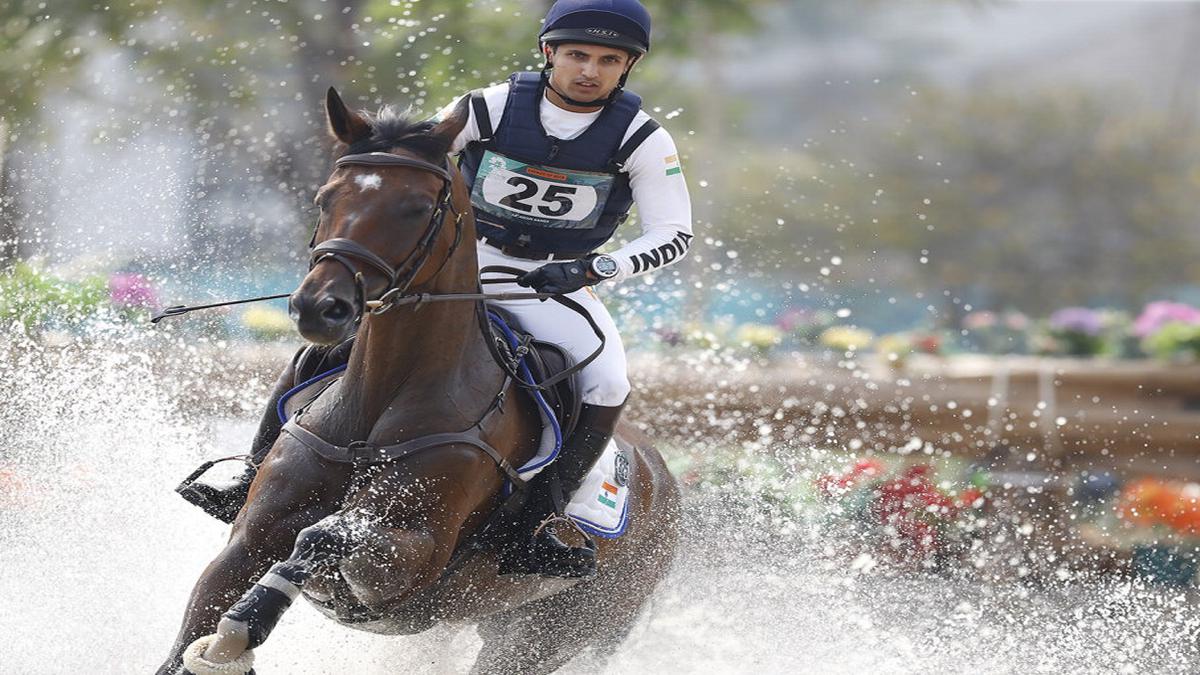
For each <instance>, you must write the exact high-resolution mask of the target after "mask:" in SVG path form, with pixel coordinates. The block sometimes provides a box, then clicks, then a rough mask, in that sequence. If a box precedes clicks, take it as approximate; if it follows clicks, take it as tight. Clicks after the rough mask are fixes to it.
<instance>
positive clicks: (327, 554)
mask: <svg viewBox="0 0 1200 675" xmlns="http://www.w3.org/2000/svg"><path fill="white" fill-rule="evenodd" d="M330 520H335V517H330V518H326V519H325V520H322V521H321V522H319V523H317V524H316V525H313V526H310V527H307V528H305V529H303V530H301V531H300V534H299V535H298V536H297V537H296V539H295V546H294V548H293V549H292V554H291V555H290V556H289V557H288V558H287V560H284V561H283V562H279V563H276V564H274V565H272V566H271V568H270V569H269V570H267V571H266V572H265V573H261V571H260V573H261V574H262V575H261V576H260V577H259V578H258V580H257V581H255V582H254V585H253V586H251V587H250V590H248V591H246V592H245V594H243V595H242V597H241V599H239V600H238V601H237V602H236V603H234V604H233V606H231V607H230V608H229V609H228V610H226V611H225V613H224V614H222V615H221V618H220V622H219V623H217V631H216V633H213V634H211V635H205V636H203V637H199V638H197V639H195V640H194V641H193V642H192V643H191V644H190V645H189V646H188V647H187V649H186V651H185V652H184V654H183V665H184V668H185V669H186V671H185V672H189V673H193V674H194V675H210V674H211V675H227V674H228V675H244V674H245V673H246V672H248V671H249V669H250V666H251V665H252V664H253V656H252V654H253V652H252V650H253V649H254V648H256V647H258V646H259V645H261V644H263V643H264V642H266V640H267V637H269V636H270V634H271V631H272V630H274V629H275V625H276V624H277V623H278V622H279V619H280V617H282V616H283V613H284V612H285V611H287V609H288V607H290V606H291V604H292V601H293V600H295V599H296V597H297V596H298V595H300V591H301V589H302V588H303V587H304V583H305V582H306V581H308V579H309V578H310V577H312V575H313V574H315V573H316V572H317V571H318V570H319V569H320V568H321V566H323V565H326V564H330V563H335V562H337V561H339V560H341V559H342V558H343V557H344V556H345V555H346V554H347V553H348V552H349V550H350V547H351V545H352V540H351V539H350V538H349V537H347V536H346V533H345V532H344V531H341V530H339V529H337V528H334V527H329V526H328V525H325V523H326V521H330ZM276 559H278V558H276ZM243 587H244V585H243Z"/></svg>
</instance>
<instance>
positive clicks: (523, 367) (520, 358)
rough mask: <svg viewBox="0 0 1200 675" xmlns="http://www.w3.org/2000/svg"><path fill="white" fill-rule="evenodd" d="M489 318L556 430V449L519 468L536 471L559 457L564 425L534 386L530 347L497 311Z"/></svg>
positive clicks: (540, 391)
mask: <svg viewBox="0 0 1200 675" xmlns="http://www.w3.org/2000/svg"><path fill="white" fill-rule="evenodd" d="M488 319H490V320H491V322H492V325H493V326H495V327H496V328H498V329H499V330H500V333H501V334H502V335H503V336H504V339H505V341H506V342H507V343H508V346H509V348H510V349H512V350H513V356H514V357H515V360H516V365H517V372H518V374H519V375H520V377H519V378H517V381H518V382H520V383H521V384H524V385H527V387H528V388H529V394H530V396H532V397H533V400H534V401H536V402H537V404H538V408H540V409H541V411H542V413H543V414H544V415H545V416H546V419H547V420H549V424H550V428H551V429H553V430H554V449H553V450H552V451H551V452H550V455H549V456H548V457H547V458H545V459H544V460H542V461H541V462H538V461H537V459H536V457H535V458H534V459H533V460H530V461H529V462H527V463H526V464H525V465H524V466H521V467H519V468H518V469H517V473H525V472H528V471H534V470H536V469H540V468H542V467H544V466H546V465H547V464H549V463H550V462H553V461H554V460H555V459H556V458H557V457H558V452H559V450H561V449H562V443H563V437H562V427H561V426H560V425H559V423H558V418H557V417H556V416H555V414H554V410H553V409H551V407H550V404H549V403H547V402H546V397H545V396H543V395H542V389H541V388H540V387H536V388H535V387H533V385H535V384H537V383H536V382H534V381H533V374H532V373H530V372H529V364H527V363H526V362H525V356H526V353H527V351H528V349H529V347H528V346H527V345H524V344H522V343H521V341H520V340H518V338H517V336H516V334H515V333H513V331H512V329H511V328H509V327H508V324H506V323H504V319H502V318H500V316H499V315H498V314H496V313H495V312H488ZM510 489H511V486H506V490H510Z"/></svg>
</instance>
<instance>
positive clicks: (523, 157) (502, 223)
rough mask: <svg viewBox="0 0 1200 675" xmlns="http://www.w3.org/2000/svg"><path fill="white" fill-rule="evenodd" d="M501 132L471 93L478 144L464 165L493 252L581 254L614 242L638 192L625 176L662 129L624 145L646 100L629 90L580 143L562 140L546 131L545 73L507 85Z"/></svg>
mask: <svg viewBox="0 0 1200 675" xmlns="http://www.w3.org/2000/svg"><path fill="white" fill-rule="evenodd" d="M509 83H510V84H509V87H510V88H509V93H508V100H507V102H506V103H505V107H504V117H503V118H502V119H501V120H500V126H499V127H498V128H496V129H493V128H492V124H491V119H490V117H489V116H488V110H487V104H486V102H485V101H484V99H483V94H482V92H481V91H479V90H476V91H474V92H472V93H471V106H472V112H473V113H474V116H475V121H476V123H477V126H478V127H479V133H480V140H479V141H474V142H471V143H469V144H468V145H467V147H466V148H465V149H464V150H463V152H462V155H461V158H460V160H459V168H460V169H462V172H463V175H464V177H465V178H466V180H467V184H468V185H469V186H470V187H471V206H472V207H473V209H474V211H475V225H476V228H477V232H478V235H479V236H480V237H481V238H485V239H487V241H488V243H489V244H491V245H494V246H498V247H499V246H514V247H519V248H521V249H524V250H526V251H530V252H536V253H553V254H556V255H583V254H585V253H588V252H590V251H593V250H595V249H597V248H599V247H600V246H601V245H603V244H604V243H605V242H606V241H608V240H609V239H610V238H611V237H612V235H613V232H614V231H615V230H616V229H617V226H618V225H620V224H621V223H622V222H623V221H624V220H625V218H626V217H627V216H628V215H629V209H630V207H631V206H633V192H632V190H631V189H630V186H629V175H628V174H627V173H624V172H623V171H622V169H623V167H624V163H625V162H626V161H628V159H629V156H630V155H631V154H633V151H634V150H636V149H637V147H638V146H639V145H641V143H642V141H644V140H646V138H647V137H648V136H650V134H652V133H654V131H655V130H657V129H658V128H659V125H658V123H657V122H655V121H654V120H648V121H647V122H646V123H644V124H643V125H642V126H641V127H639V128H638V129H637V131H635V132H634V134H633V135H632V136H630V138H629V141H628V142H627V143H625V144H624V145H622V143H621V140H622V139H623V138H624V136H625V132H626V131H627V130H628V129H629V125H630V124H631V123H632V122H633V119H634V117H635V116H636V115H637V114H638V111H639V110H640V109H641V105H642V99H641V97H639V96H638V95H637V94H634V93H633V92H630V91H625V92H623V93H622V94H621V96H620V97H619V98H617V100H616V101H614V102H612V103H610V104H609V105H607V106H605V107H604V109H603V110H602V111H601V113H600V115H599V116H598V117H597V118H596V120H595V121H593V122H592V124H591V125H590V126H588V128H587V129H585V130H584V131H583V133H581V134H580V135H579V136H577V137H575V138H573V139H570V140H562V139H558V138H553V137H551V136H548V135H546V131H545V129H543V128H542V120H541V102H542V97H543V91H544V86H545V85H544V83H543V80H542V77H541V75H540V74H539V73H529V72H524V73H516V74H514V75H512V76H511V77H510V78H509Z"/></svg>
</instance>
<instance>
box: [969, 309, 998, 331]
mask: <svg viewBox="0 0 1200 675" xmlns="http://www.w3.org/2000/svg"><path fill="white" fill-rule="evenodd" d="M995 325H996V315H995V314H993V313H992V312H989V311H986V310H982V311H978V312H971V313H970V314H968V315H966V316H964V317H963V320H962V326H963V328H966V329H967V330H983V329H984V328H991V327H992V326H995Z"/></svg>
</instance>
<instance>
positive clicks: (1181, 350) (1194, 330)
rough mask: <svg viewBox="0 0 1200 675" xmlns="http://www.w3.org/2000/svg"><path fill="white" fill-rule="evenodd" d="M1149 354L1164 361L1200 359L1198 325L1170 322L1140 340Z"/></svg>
mask: <svg viewBox="0 0 1200 675" xmlns="http://www.w3.org/2000/svg"><path fill="white" fill-rule="evenodd" d="M1142 347H1143V348H1144V349H1145V350H1146V351H1147V352H1148V353H1150V354H1153V355H1154V356H1156V357H1158V358H1160V359H1163V360H1166V361H1178V360H1187V361H1195V360H1197V359H1200V324H1191V323H1183V322H1180V321H1172V322H1171V323H1168V324H1165V325H1164V326H1163V327H1162V328H1160V329H1158V330H1157V331H1155V332H1154V333H1152V334H1150V335H1149V336H1147V337H1146V338H1145V339H1144V340H1142Z"/></svg>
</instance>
